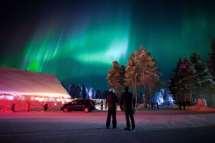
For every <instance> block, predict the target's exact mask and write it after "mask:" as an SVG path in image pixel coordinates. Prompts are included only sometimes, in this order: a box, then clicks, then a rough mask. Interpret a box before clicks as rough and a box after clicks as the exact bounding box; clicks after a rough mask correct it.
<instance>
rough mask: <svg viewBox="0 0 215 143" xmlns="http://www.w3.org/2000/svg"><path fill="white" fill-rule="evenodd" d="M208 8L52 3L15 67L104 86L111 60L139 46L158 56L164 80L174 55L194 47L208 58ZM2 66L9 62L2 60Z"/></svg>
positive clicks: (124, 59)
mask: <svg viewBox="0 0 215 143" xmlns="http://www.w3.org/2000/svg"><path fill="white" fill-rule="evenodd" d="M83 9H84V10H83ZM212 9H213V8H212V7H209V5H206V6H202V5H201V3H200V4H196V5H194V6H189V5H188V4H185V2H181V3H180V2H179V3H172V5H171V6H168V5H167V4H165V3H163V2H162V1H159V2H157V3H153V2H152V3H147V2H145V4H142V3H141V4H140V3H139V4H138V3H136V4H135V3H133V2H129V1H127V2H124V3H123V4H121V3H118V4H116V5H115V6H114V2H110V3H108V4H103V3H101V2H100V3H99V4H95V3H94V5H90V6H89V7H87V6H85V5H84V6H82V5H79V6H77V8H76V9H75V10H74V9H70V8H66V9H65V8H64V9H63V10H59V11H63V12H58V11H56V9H55V8H54V12H53V11H52V12H50V13H49V12H47V11H46V12H45V13H46V14H44V15H43V16H42V18H41V19H42V20H40V23H39V24H38V26H37V28H36V30H35V31H34V33H32V37H31V38H30V40H29V41H27V42H26V46H25V48H24V50H23V53H22V55H24V56H23V58H22V60H21V64H19V66H18V67H20V68H22V69H25V70H29V71H35V72H45V73H50V74H54V75H56V76H57V77H58V78H59V79H60V80H62V81H71V82H74V83H80V84H82V83H85V84H88V85H91V86H94V87H100V88H103V87H105V86H106V80H105V78H106V74H107V71H108V69H109V68H110V67H111V63H112V61H113V60H117V61H119V62H120V63H122V64H126V62H127V60H128V57H129V56H130V54H131V53H132V52H134V51H135V50H136V49H137V48H139V47H140V46H141V45H142V46H143V47H144V48H147V49H148V50H149V51H150V52H151V54H152V55H153V56H154V57H155V59H156V60H157V62H158V66H159V68H160V71H161V73H162V77H163V78H164V79H168V78H169V75H170V74H171V72H172V70H173V68H174V66H175V64H176V61H177V60H178V58H180V57H184V56H189V55H190V54H191V53H192V52H197V53H199V54H201V55H202V56H203V57H204V59H206V58H207V55H208V53H209V47H210V43H211V40H212V38H213V37H214V36H215V27H214V25H215V19H214V10H212ZM211 10H212V11H211ZM50 11H51V10H50ZM8 63H9V62H8ZM1 65H9V64H7V61H4V62H3V63H1ZM16 66H17V65H16Z"/></svg>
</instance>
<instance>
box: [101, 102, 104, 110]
mask: <svg viewBox="0 0 215 143" xmlns="http://www.w3.org/2000/svg"><path fill="white" fill-rule="evenodd" d="M103 106H104V102H103V100H102V101H101V110H103Z"/></svg>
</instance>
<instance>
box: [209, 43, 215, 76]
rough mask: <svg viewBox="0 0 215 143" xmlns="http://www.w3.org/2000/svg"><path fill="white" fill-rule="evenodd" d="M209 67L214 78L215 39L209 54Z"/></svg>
mask: <svg viewBox="0 0 215 143" xmlns="http://www.w3.org/2000/svg"><path fill="white" fill-rule="evenodd" d="M208 68H209V70H210V73H211V74H212V76H213V79H215V40H214V41H213V43H212V46H211V53H210V55H209V60H208Z"/></svg>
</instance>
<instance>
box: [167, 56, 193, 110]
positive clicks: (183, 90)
mask: <svg viewBox="0 0 215 143" xmlns="http://www.w3.org/2000/svg"><path fill="white" fill-rule="evenodd" d="M193 77H194V69H193V67H192V64H191V62H190V61H189V60H188V59H186V58H184V59H179V61H178V63H177V66H176V70H175V73H174V75H173V77H172V78H171V80H170V86H169V88H170V91H171V92H172V94H173V95H174V97H175V100H176V102H177V103H178V104H179V106H181V103H185V102H186V103H188V102H189V103H190V102H191V101H192V83H193ZM180 108H181V107H180Z"/></svg>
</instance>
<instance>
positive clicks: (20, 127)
mask: <svg viewBox="0 0 215 143" xmlns="http://www.w3.org/2000/svg"><path fill="white" fill-rule="evenodd" d="M135 119H136V126H137V127H136V130H135V131H134V132H128V131H124V130H123V128H124V126H125V120H124V114H123V113H122V112H118V113H117V120H118V128H117V129H105V120H106V112H92V113H84V112H71V113H62V112H30V113H27V112H17V113H12V112H7V113H0V140H1V141H0V142H2V143H7V142H17V143H19V142H22V143H23V142H26V143H27V142H28V143H29V142H35V143H39V142H40V143H43V142H44V143H45V142H46V143H47V142H52V143H55V142H68V143H79V142H81V143H82V142H89V143H91V142H102V143H109V142H111V143H114V142H116V143H127V142H132V143H133V142H135V143H137V142H138V143H142V142H147V143H148V142H171V140H175V139H176V140H175V141H172V142H186V141H189V142H190V141H193V140H194V141H195V142H198V141H201V140H200V139H204V142H207V141H209V139H213V138H212V137H213V134H214V131H215V113H207V112H204V113H197V112H183V111H168V110H166V111H159V112H158V111H144V112H143V111H141V112H137V113H136V114H135ZM177 138H178V139H177ZM205 138H207V139H206V140H205ZM183 139H184V140H183Z"/></svg>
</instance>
